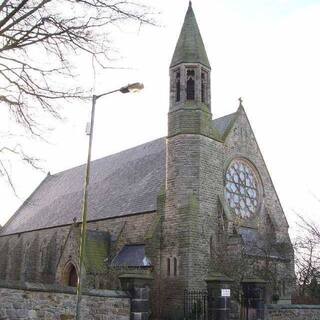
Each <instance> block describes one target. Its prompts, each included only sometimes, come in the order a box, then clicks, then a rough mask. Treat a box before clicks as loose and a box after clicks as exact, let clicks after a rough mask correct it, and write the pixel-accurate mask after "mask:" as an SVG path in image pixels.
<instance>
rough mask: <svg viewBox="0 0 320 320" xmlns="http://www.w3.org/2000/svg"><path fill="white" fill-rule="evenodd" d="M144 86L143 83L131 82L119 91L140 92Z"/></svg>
mask: <svg viewBox="0 0 320 320" xmlns="http://www.w3.org/2000/svg"><path fill="white" fill-rule="evenodd" d="M143 88H144V85H143V83H140V82H135V83H131V84H128V85H127V86H125V87H122V88H120V90H119V91H120V92H121V93H128V92H138V91H141V90H142V89H143Z"/></svg>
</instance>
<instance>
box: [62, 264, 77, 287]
mask: <svg viewBox="0 0 320 320" xmlns="http://www.w3.org/2000/svg"><path fill="white" fill-rule="evenodd" d="M63 282H64V283H63V284H64V285H66V286H69V287H76V286H77V283H78V274H77V269H76V268H75V266H74V265H73V264H72V263H69V264H68V265H67V267H66V268H65V271H64V276H63Z"/></svg>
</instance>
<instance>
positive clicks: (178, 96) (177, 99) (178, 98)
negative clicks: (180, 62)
mask: <svg viewBox="0 0 320 320" xmlns="http://www.w3.org/2000/svg"><path fill="white" fill-rule="evenodd" d="M175 75H176V78H175V81H176V102H178V101H180V88H181V87H180V86H181V85H180V71H176V73H175Z"/></svg>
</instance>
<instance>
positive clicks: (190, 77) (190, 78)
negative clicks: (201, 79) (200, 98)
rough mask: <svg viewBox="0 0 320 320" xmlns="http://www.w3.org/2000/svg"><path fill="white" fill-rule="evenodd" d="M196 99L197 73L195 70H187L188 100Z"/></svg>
mask: <svg viewBox="0 0 320 320" xmlns="http://www.w3.org/2000/svg"><path fill="white" fill-rule="evenodd" d="M194 98H195V71H194V70H193V69H188V70H187V100H194Z"/></svg>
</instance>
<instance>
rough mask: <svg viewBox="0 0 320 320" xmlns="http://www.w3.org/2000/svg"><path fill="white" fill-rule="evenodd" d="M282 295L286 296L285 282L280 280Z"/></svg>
mask: <svg viewBox="0 0 320 320" xmlns="http://www.w3.org/2000/svg"><path fill="white" fill-rule="evenodd" d="M282 295H283V296H285V295H286V282H285V280H282Z"/></svg>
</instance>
